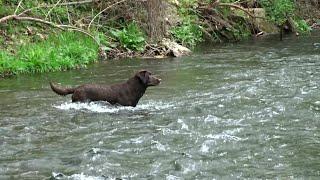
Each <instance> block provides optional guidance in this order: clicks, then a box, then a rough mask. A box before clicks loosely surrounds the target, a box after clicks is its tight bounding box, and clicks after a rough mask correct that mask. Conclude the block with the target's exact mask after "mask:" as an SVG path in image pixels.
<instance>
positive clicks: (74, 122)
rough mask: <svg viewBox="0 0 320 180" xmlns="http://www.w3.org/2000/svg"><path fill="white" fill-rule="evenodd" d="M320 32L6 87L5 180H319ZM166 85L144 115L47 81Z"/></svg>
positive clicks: (1, 121) (153, 91) (0, 168)
mask: <svg viewBox="0 0 320 180" xmlns="http://www.w3.org/2000/svg"><path fill="white" fill-rule="evenodd" d="M319 56H320V33H313V34H312V35H311V36H307V37H303V36H301V37H295V36H287V37H285V39H284V41H282V42H280V41H279V40H278V37H277V36H270V37H264V38H261V39H258V40H247V41H244V42H241V43H233V44H231V43H230V44H229V43H228V44H221V45H215V46H212V45H209V44H205V45H203V46H201V47H199V48H198V49H197V52H196V53H195V54H194V55H192V56H188V57H182V58H169V59H160V60H159V59H157V60H155V59H154V60H153V59H127V60H120V61H119V60H118V61H117V60H115V61H108V62H101V63H97V64H93V65H90V66H89V67H88V68H87V69H82V70H71V71H66V72H52V73H44V74H33V75H19V76H16V77H12V78H7V79H2V80H0V97H1V98H0V112H1V114H0V179H49V178H51V179H115V178H118V179H119V178H121V179H168V180H173V179H175V180H176V179H248V178H251V179H258V178H261V179H275V178H280V179H283V178H284V179H306V178H307V179H317V178H318V177H319V176H320V129H319V127H320V121H319V120H320V89H319V86H320V85H319V83H320V59H319ZM139 69H148V70H150V71H152V72H153V73H154V74H157V75H158V76H159V77H160V78H161V79H162V83H161V84H160V85H159V86H156V87H150V88H148V89H147V91H146V93H145V95H144V96H143V97H142V99H141V100H140V102H139V104H138V106H137V107H134V108H133V107H119V106H118V107H115V106H110V105H108V104H107V103H103V102H98V103H71V97H70V96H66V97H62V96H58V95H56V94H54V93H53V92H52V91H51V89H50V87H49V84H48V82H49V81H54V82H59V83H61V84H62V85H66V86H76V85H79V84H82V83H117V82H122V81H125V80H126V79H128V78H129V77H130V76H131V75H133V74H134V72H135V71H137V70H139Z"/></svg>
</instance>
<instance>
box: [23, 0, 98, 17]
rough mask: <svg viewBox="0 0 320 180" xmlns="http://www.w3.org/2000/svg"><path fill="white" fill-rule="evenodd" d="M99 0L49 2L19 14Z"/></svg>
mask: <svg viewBox="0 0 320 180" xmlns="http://www.w3.org/2000/svg"><path fill="white" fill-rule="evenodd" d="M95 1H97V0H84V1H75V2H66V3H59V4H57V3H56V4H57V5H56V4H49V5H40V6H37V7H32V8H30V9H26V10H24V11H22V12H21V13H20V14H19V16H21V15H23V14H25V13H27V12H29V11H32V10H34V9H40V8H52V7H55V6H73V5H79V4H87V3H93V2H95Z"/></svg>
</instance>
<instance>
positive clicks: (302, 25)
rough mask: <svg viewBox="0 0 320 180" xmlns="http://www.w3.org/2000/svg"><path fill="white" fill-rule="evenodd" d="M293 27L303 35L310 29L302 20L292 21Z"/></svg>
mask: <svg viewBox="0 0 320 180" xmlns="http://www.w3.org/2000/svg"><path fill="white" fill-rule="evenodd" d="M294 26H295V27H296V29H297V31H298V32H302V33H304V32H310V31H311V27H310V26H309V25H308V24H307V22H306V21H305V20H303V19H298V20H294Z"/></svg>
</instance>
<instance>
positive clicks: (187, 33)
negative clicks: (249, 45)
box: [0, 0, 318, 77]
mask: <svg viewBox="0 0 320 180" xmlns="http://www.w3.org/2000/svg"><path fill="white" fill-rule="evenodd" d="M254 2H255V1H252V2H251V1H248V2H247V3H237V2H236V1H221V2H220V1H215V2H212V3H201V2H198V1H189V0H181V1H164V2H162V1H158V0H150V1H148V2H136V1H114V2H110V3H109V4H108V3H103V2H96V1H79V2H72V3H71V2H70V3H61V2H60V1H58V2H56V3H55V4H48V3H46V2H42V1H41V3H37V2H30V3H24V2H23V1H19V2H8V1H1V2H0V5H2V6H1V8H2V9H1V10H2V11H0V76H1V77H7V76H11V75H16V74H23V73H35V72H40V73H41V72H49V71H64V70H68V69H74V68H82V67H85V66H86V65H87V64H89V63H92V62H96V61H99V60H110V59H119V58H125V57H155V58H163V57H166V56H181V55H183V54H190V50H188V49H187V48H189V49H191V50H192V49H193V48H194V47H195V46H196V45H197V44H199V43H200V42H203V41H212V42H215V43H221V42H230V41H231V42H238V41H241V40H242V39H246V38H250V37H252V36H255V37H258V36H261V35H267V34H272V33H281V34H282V30H284V31H288V32H293V33H296V34H299V33H304V32H308V31H310V26H311V25H314V27H317V26H318V24H317V21H316V18H313V19H312V18H310V17H306V16H304V15H305V14H306V12H305V10H306V9H307V8H299V9H296V8H295V7H294V4H292V2H291V3H290V1H287V0H281V1H277V3H275V4H268V3H265V2H264V1H261V2H260V3H254ZM156 7H163V9H159V8H156ZM262 7H263V8H262ZM119 10H123V11H119ZM106 12H108V13H106ZM299 13H300V14H299ZM288 15H290V17H289V16H288ZM164 38H165V39H166V40H165V41H164V40H163V39H164ZM164 42H165V43H164ZM185 47H187V48H185Z"/></svg>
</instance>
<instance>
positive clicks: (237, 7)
mask: <svg viewBox="0 0 320 180" xmlns="http://www.w3.org/2000/svg"><path fill="white" fill-rule="evenodd" d="M200 5H201V6H199V8H200V9H207V10H211V9H213V8H216V7H218V6H222V7H231V8H235V9H239V10H241V11H243V12H244V13H246V14H247V15H249V16H250V17H251V18H261V17H256V16H254V15H253V14H251V13H250V12H249V10H248V9H245V8H243V7H242V6H240V5H237V4H234V3H220V0H217V1H215V2H212V3H210V4H208V5H206V6H205V5H203V4H200Z"/></svg>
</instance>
